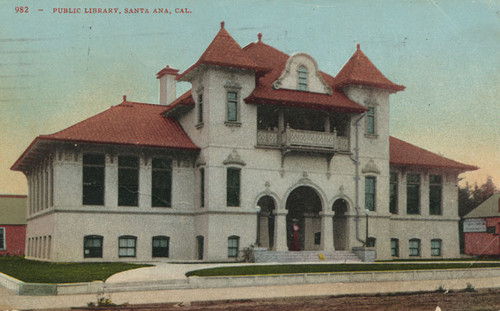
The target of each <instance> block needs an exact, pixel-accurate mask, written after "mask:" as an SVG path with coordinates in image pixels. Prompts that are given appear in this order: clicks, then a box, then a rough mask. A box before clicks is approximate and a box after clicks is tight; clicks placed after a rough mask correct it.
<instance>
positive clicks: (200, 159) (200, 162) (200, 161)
mask: <svg viewBox="0 0 500 311" xmlns="http://www.w3.org/2000/svg"><path fill="white" fill-rule="evenodd" d="M205 165H207V162H206V161H205V157H204V156H203V155H202V154H201V153H200V155H199V156H198V157H197V158H196V162H195V166H196V167H200V166H205Z"/></svg>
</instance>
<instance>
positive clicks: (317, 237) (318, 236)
mask: <svg viewBox="0 0 500 311" xmlns="http://www.w3.org/2000/svg"><path fill="white" fill-rule="evenodd" d="M320 244H321V232H316V233H315V234H314V245H320Z"/></svg>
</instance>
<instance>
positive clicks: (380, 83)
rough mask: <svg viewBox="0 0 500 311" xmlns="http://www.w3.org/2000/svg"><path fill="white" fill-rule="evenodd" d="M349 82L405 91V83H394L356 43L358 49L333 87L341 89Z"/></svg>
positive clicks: (338, 75)
mask: <svg viewBox="0 0 500 311" xmlns="http://www.w3.org/2000/svg"><path fill="white" fill-rule="evenodd" d="M347 84H359V85H366V86H371V87H375V88H380V89H386V90H388V91H390V92H391V93H395V92H398V91H403V90H404V89H405V87H404V86H403V85H399V84H395V83H392V82H391V81H390V80H389V79H387V78H386V77H385V76H384V75H383V74H382V73H381V72H380V71H379V70H378V69H377V67H375V65H373V63H372V62H371V61H370V60H369V59H368V57H366V55H365V54H364V53H363V52H362V51H361V49H360V48H359V44H357V45H356V51H355V52H354V54H353V55H352V56H351V58H350V59H349V60H348V61H347V63H346V64H345V65H344V66H343V67H342V69H340V71H339V73H338V74H337V76H335V80H334V83H333V87H334V88H337V89H341V88H343V87H344V86H346V85H347Z"/></svg>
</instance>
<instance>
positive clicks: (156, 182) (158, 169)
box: [151, 159, 172, 207]
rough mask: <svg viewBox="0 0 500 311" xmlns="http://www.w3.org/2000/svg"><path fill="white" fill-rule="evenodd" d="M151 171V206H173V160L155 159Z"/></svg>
mask: <svg viewBox="0 0 500 311" xmlns="http://www.w3.org/2000/svg"><path fill="white" fill-rule="evenodd" d="M152 166H153V171H152V172H151V188H152V189H151V206H153V207H170V206H172V201H171V199H172V160H167V159H153V161H152Z"/></svg>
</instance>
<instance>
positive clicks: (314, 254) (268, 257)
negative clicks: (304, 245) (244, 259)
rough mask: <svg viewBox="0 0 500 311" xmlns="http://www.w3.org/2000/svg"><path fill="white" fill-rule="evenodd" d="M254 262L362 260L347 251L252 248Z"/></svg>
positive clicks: (345, 261) (354, 261)
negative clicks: (290, 250)
mask: <svg viewBox="0 0 500 311" xmlns="http://www.w3.org/2000/svg"><path fill="white" fill-rule="evenodd" d="M254 258H255V262H282V263H285V262H335V263H356V262H362V261H361V259H360V258H359V257H358V256H356V254H354V253H352V252H349V251H328V252H324V251H298V252H289V251H267V250H261V249H254Z"/></svg>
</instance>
